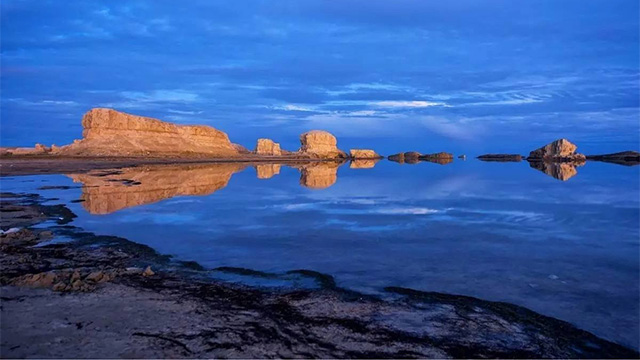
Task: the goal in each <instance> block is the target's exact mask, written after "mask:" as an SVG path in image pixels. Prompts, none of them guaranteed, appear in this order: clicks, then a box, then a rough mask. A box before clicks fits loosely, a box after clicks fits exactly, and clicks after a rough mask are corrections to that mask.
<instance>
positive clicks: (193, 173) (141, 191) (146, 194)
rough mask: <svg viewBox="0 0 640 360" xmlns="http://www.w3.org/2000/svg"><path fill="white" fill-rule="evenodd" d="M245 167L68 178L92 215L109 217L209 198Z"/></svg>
mask: <svg viewBox="0 0 640 360" xmlns="http://www.w3.org/2000/svg"><path fill="white" fill-rule="evenodd" d="M245 167H246V165H245V164H238V163H233V164H232V163H228V164H207V165H148V166H139V167H132V168H124V169H119V170H116V171H111V172H105V171H94V172H90V173H86V174H73V175H69V177H71V178H72V179H73V181H74V182H81V183H82V184H83V187H82V200H84V202H83V203H82V205H83V206H84V208H85V209H86V210H87V211H88V212H89V213H91V214H109V213H112V212H114V211H118V210H121V209H124V208H128V207H132V206H138V205H144V204H150V203H154V202H157V201H160V200H163V199H168V198H171V197H174V196H184V195H208V194H211V193H213V192H215V191H217V190H220V189H222V188H224V187H225V186H227V183H228V182H229V179H230V178H231V175H233V174H234V173H235V172H238V171H240V170H243V169H244V168H245Z"/></svg>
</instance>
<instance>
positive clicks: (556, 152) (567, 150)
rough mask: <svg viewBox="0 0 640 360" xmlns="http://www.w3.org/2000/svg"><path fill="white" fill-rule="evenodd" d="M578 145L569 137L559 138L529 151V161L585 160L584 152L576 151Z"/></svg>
mask: <svg viewBox="0 0 640 360" xmlns="http://www.w3.org/2000/svg"><path fill="white" fill-rule="evenodd" d="M577 148H578V147H577V146H576V145H575V144H573V143H571V142H570V141H569V140H567V139H559V140H556V141H554V142H552V143H550V144H547V145H545V146H543V147H541V148H539V149H536V150H533V151H532V152H531V153H529V157H528V158H527V160H529V161H547V162H565V161H570V162H571V161H578V162H580V161H584V160H586V157H585V156H584V155H583V154H578V153H576V149H577Z"/></svg>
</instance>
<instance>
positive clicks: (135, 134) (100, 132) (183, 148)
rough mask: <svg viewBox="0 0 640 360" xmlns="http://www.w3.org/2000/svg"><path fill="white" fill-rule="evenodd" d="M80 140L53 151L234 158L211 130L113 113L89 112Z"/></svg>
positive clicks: (232, 150)
mask: <svg viewBox="0 0 640 360" xmlns="http://www.w3.org/2000/svg"><path fill="white" fill-rule="evenodd" d="M82 127H83V132H82V135H83V139H82V140H79V141H74V143H73V144H70V145H67V146H63V147H60V148H58V149H56V151H55V153H56V154H60V155H79V156H147V157H149V156H152V157H153V156H158V157H165V156H169V157H190V156H198V157H233V156H237V155H238V150H237V149H236V148H235V147H234V146H233V144H232V143H231V142H230V141H229V137H228V136H227V134H226V133H224V132H222V131H219V130H216V129H214V128H212V127H210V126H204V125H197V126H188V125H176V124H172V123H169V122H164V121H160V120H157V119H153V118H148V117H143V116H137V115H131V114H126V113H123V112H120V111H116V110H113V109H103V108H96V109H91V110H90V111H89V112H87V113H86V114H85V115H84V117H83V118H82Z"/></svg>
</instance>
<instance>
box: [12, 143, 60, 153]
mask: <svg viewBox="0 0 640 360" xmlns="http://www.w3.org/2000/svg"><path fill="white" fill-rule="evenodd" d="M49 152H51V148H48V147H46V146H44V145H42V144H36V145H35V146H34V147H32V148H29V147H5V148H0V154H2V155H43V154H47V153H49Z"/></svg>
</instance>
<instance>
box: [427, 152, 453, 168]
mask: <svg viewBox="0 0 640 360" xmlns="http://www.w3.org/2000/svg"><path fill="white" fill-rule="evenodd" d="M419 158H420V160H424V161H429V162H432V163H436V164H440V165H446V164H449V163H451V162H453V154H450V153H447V152H439V153H435V154H424V155H420V157H419Z"/></svg>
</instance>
